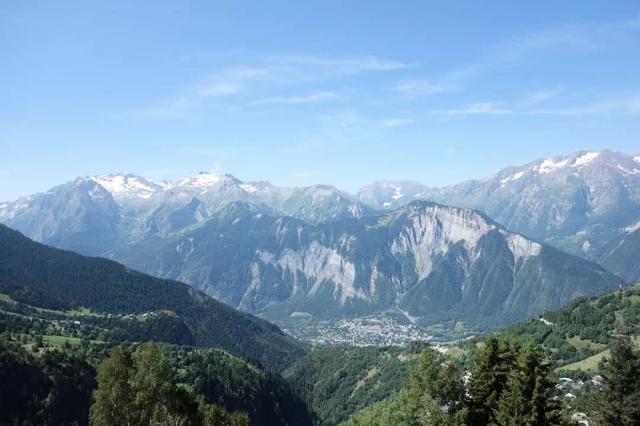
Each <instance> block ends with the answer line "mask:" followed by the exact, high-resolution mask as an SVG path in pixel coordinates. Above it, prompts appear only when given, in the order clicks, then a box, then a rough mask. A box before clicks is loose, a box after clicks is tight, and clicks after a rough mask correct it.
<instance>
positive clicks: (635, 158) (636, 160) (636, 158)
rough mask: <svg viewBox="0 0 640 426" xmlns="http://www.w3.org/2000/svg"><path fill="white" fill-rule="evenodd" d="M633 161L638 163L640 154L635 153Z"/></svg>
mask: <svg viewBox="0 0 640 426" xmlns="http://www.w3.org/2000/svg"><path fill="white" fill-rule="evenodd" d="M633 161H635V162H636V163H640V155H636V156H635V157H633Z"/></svg>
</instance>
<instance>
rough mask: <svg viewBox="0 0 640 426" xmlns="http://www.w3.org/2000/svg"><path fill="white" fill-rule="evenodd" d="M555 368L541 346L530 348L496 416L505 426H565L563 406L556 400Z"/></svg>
mask: <svg viewBox="0 0 640 426" xmlns="http://www.w3.org/2000/svg"><path fill="white" fill-rule="evenodd" d="M550 373H551V367H550V365H549V364H548V363H547V362H546V360H545V356H544V353H543V352H542V349H541V348H540V347H539V346H533V345H531V346H528V347H527V348H526V349H525V350H524V351H523V352H522V353H521V354H520V355H519V357H518V361H517V364H516V365H515V368H513V369H512V371H511V373H510V374H509V377H508V380H507V386H506V390H505V391H504V392H503V394H502V396H501V398H500V401H499V403H498V407H497V410H496V414H495V417H496V419H497V421H498V423H499V424H500V425H505V426H511V425H513V426H520V425H522V426H543V425H561V424H563V422H564V417H563V411H562V406H561V405H560V403H559V402H558V401H556V400H554V399H553V398H552V395H551V393H552V390H553V387H554V385H555V383H554V382H553V380H551V377H550Z"/></svg>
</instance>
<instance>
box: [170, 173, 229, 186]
mask: <svg viewBox="0 0 640 426" xmlns="http://www.w3.org/2000/svg"><path fill="white" fill-rule="evenodd" d="M222 180H224V175H222V174H220V173H215V172H200V173H198V174H197V175H195V176H191V177H188V178H186V179H183V180H181V181H180V182H178V185H177V186H189V187H199V188H203V189H204V188H207V187H209V186H212V185H215V184H217V183H219V182H221V181H222Z"/></svg>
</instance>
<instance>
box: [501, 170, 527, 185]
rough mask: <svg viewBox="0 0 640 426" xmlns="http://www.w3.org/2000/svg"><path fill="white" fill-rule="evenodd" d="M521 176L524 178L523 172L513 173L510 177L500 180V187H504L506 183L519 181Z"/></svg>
mask: <svg viewBox="0 0 640 426" xmlns="http://www.w3.org/2000/svg"><path fill="white" fill-rule="evenodd" d="M522 176H524V172H518V173H515V174H513V175H510V176H507V177H505V178H503V179H501V180H500V184H501V185H505V184H506V183H507V182H513V181H515V180H518V179H520V178H521V177H522Z"/></svg>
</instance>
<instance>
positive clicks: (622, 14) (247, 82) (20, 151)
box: [0, 0, 640, 200]
mask: <svg viewBox="0 0 640 426" xmlns="http://www.w3.org/2000/svg"><path fill="white" fill-rule="evenodd" d="M0 57H1V58H2V60H1V62H0V64H1V66H0V99H1V100H2V102H0V149H1V151H0V152H1V153H2V155H0V200H7V199H13V198H16V197H18V196H21V195H26V194H29V193H32V192H36V191H43V190H46V189H47V188H49V187H51V186H53V185H55V184H58V183H62V182H65V181H68V180H71V179H73V178H74V177H76V176H80V175H94V174H105V173H112V172H132V173H136V174H140V175H143V176H146V177H148V178H152V179H165V178H169V179H171V178H177V177H182V176H185V175H189V174H193V173H195V172H198V171H200V170H215V171H220V172H226V173H231V174H234V175H236V176H238V177H239V178H241V179H243V180H257V179H260V180H269V181H271V182H273V183H275V184H279V185H306V184H311V183H329V184H334V185H336V186H338V187H340V188H343V189H347V190H352V191H354V190H356V189H357V188H359V187H360V186H362V185H364V184H367V183H369V182H371V181H374V180H381V179H412V180H418V181H421V182H423V183H425V184H427V185H445V184H450V183H456V182H459V181H462V180H465V179H469V178H480V177H483V176H485V175H488V174H491V173H493V172H495V171H497V170H498V169H500V168H502V167H505V166H507V165H512V164H519V163H524V162H528V161H531V160H534V159H537V158H541V157H545V156H550V155H555V154H562V153H567V152H571V151H574V150H580V149H613V150H619V151H623V152H627V153H638V152H640V140H639V137H638V135H640V3H638V2H637V1H562V2H558V1H538V2H513V1H504V2H499V1H493V2H479V1H473V2H471V1H470V2H463V1H456V2H445V1H442V2H427V1H415V2H411V1H404V2H389V1H345V0H342V1H331V0H325V1H309V2H293V1H287V2H284V1H271V2H243V1H229V2H211V1H203V2H165V1H154V2H130V1H109V2H98V1H95V2H92V1H87V2H65V1H49V2H37V1H35V2H2V3H0Z"/></svg>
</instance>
